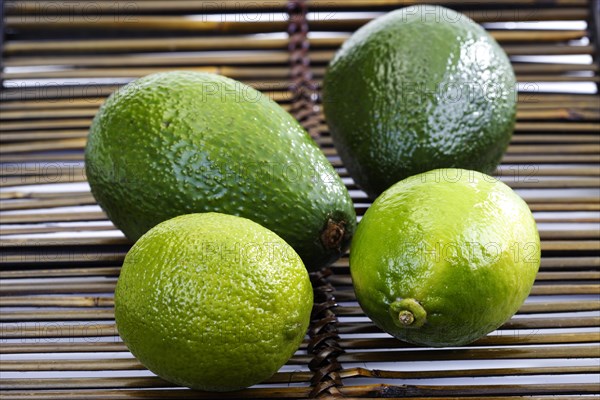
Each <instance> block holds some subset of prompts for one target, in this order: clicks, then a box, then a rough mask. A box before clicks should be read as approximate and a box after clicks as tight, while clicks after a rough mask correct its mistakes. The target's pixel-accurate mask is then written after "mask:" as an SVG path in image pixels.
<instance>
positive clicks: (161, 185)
mask: <svg viewBox="0 0 600 400" xmlns="http://www.w3.org/2000/svg"><path fill="white" fill-rule="evenodd" d="M85 161H86V173H87V178H88V181H89V184H90V186H91V189H92V193H93V195H94V197H95V198H96V200H97V201H98V203H99V204H100V206H101V207H102V208H103V209H104V210H105V211H106V213H107V214H108V216H109V218H110V219H111V221H112V222H113V223H114V224H115V225H116V226H117V227H118V228H119V229H121V230H122V231H123V232H124V233H125V235H126V236H127V237H128V238H129V239H130V240H133V241H135V240H137V239H138V238H139V237H140V236H141V235H142V234H144V233H145V232H146V231H148V230H149V229H150V228H152V227H153V226H155V225H156V224H158V223H160V222H162V221H165V220H167V219H170V218H173V217H175V216H178V215H181V214H189V213H199V212H210V211H214V212H220V213H225V214H232V215H237V216H242V217H246V218H248V219H251V220H253V221H255V222H257V223H259V224H261V225H263V226H264V227H266V228H268V229H270V230H272V231H273V232H275V233H277V234H278V235H279V236H281V237H282V238H283V239H284V240H285V241H287V242H288V243H289V244H290V245H291V246H292V247H293V248H294V249H295V250H296V252H298V254H299V255H300V256H301V258H302V260H303V261H304V263H305V265H306V267H307V268H308V269H312V270H315V269H317V268H319V267H322V266H324V265H326V264H328V263H330V262H332V261H334V260H335V259H337V258H338V257H339V256H340V255H341V254H342V253H343V251H344V250H345V249H346V248H347V247H348V243H349V241H350V238H351V237H352V234H353V232H354V229H355V226H356V215H355V212H354V208H353V205H352V201H351V199H350V196H349V195H348V191H347V190H346V187H345V186H344V184H343V183H342V181H341V179H340V178H339V176H338V175H337V173H336V171H335V170H334V169H333V167H332V166H331V164H330V163H329V161H328V160H327V159H326V158H325V156H324V155H323V153H322V152H321V151H320V149H319V148H318V146H317V145H316V144H315V143H314V142H313V141H312V139H311V138H310V137H309V136H308V134H307V133H306V131H305V130H304V129H303V128H302V127H301V126H300V125H299V124H298V122H297V121H296V120H295V119H294V118H293V117H292V116H291V115H289V114H288V113H287V112H285V110H283V109H282V108H281V107H280V106H279V105H278V104H277V103H275V102H273V101H272V100H270V99H269V98H267V97H266V96H264V95H262V94H261V93H260V92H258V91H256V90H254V89H252V88H251V87H249V86H246V85H244V84H242V83H240V82H237V81H234V80H232V79H229V78H225V77H222V76H218V75H213V74H206V73H197V72H186V71H175V72H167V73H158V74H153V75H149V76H146V77H144V78H140V79H138V80H136V81H133V82H131V83H130V84H128V85H126V86H124V87H123V88H121V89H120V90H118V91H117V92H115V93H113V94H112V95H111V96H110V97H109V98H108V99H107V101H106V102H105V104H104V105H103V106H102V107H101V108H100V110H99V111H98V113H97V115H96V117H95V118H94V120H93V123H92V125H91V128H90V132H89V138H88V143H87V147H86V153H85ZM233 251H235V249H233Z"/></svg>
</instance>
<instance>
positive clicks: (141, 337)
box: [115, 213, 313, 391]
mask: <svg viewBox="0 0 600 400" xmlns="http://www.w3.org/2000/svg"><path fill="white" fill-rule="evenodd" d="M312 301H313V295H312V288H311V284H310V280H309V278H308V273H307V271H306V269H305V268H304V265H303V264H302V261H301V259H300V257H299V256H298V255H297V254H296V253H295V252H294V250H293V249H292V248H291V247H290V246H289V245H288V244H287V243H285V241H283V239H281V238H280V237H279V236H277V235H276V234H275V233H273V232H271V231H269V230H268V229H266V228H264V227H262V226H260V225H258V224H256V223H254V222H252V221H250V220H248V219H245V218H241V217H235V216H230V215H224V214H218V213H205V214H189V215H183V216H179V217H176V218H173V219H171V220H168V221H165V222H163V223H161V224H159V225H157V226H156V227H154V228H153V229H151V230H150V231H148V233H146V234H145V235H144V236H142V237H141V238H140V240H139V241H138V242H137V243H136V244H135V245H134V246H133V247H132V248H131V250H130V251H129V253H128V254H127V256H126V258H125V262H124V264H123V268H122V270H121V275H120V277H119V280H118V283H117V287H116V290H115V318H116V323H117V328H118V330H119V335H121V337H122V338H123V341H124V342H125V344H126V345H127V347H128V348H129V350H131V352H132V353H133V354H134V355H135V356H136V357H137V358H138V359H139V361H140V362H141V363H142V364H144V365H145V366H146V367H147V368H148V369H150V370H151V371H152V372H154V373H156V374H157V375H159V376H161V377H162V378H164V379H166V380H168V381H171V382H173V383H176V384H179V385H183V386H188V387H191V388H194V389H200V390H210V391H229V390H236V389H240V388H244V387H247V386H250V385H253V384H256V383H259V382H261V381H263V380H265V379H267V378H269V377H270V376H271V375H273V374H274V373H275V372H277V370H278V369H279V368H280V367H281V366H282V365H283V364H284V363H285V362H287V360H288V359H289V358H290V357H291V356H292V355H293V354H294V352H295V351H296V350H297V349H298V346H299V345H300V343H301V342H302V340H303V338H304V335H305V332H306V329H307V327H308V324H309V320H310V312H311V308H312Z"/></svg>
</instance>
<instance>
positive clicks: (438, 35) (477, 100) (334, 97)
mask: <svg viewBox="0 0 600 400" xmlns="http://www.w3.org/2000/svg"><path fill="white" fill-rule="evenodd" d="M515 85H516V80H515V75H514V72H513V69H512V66H511V63H510V61H509V59H508V57H507V56H506V54H505V53H504V51H503V50H502V48H501V47H500V46H499V45H498V43H496V41H495V40H494V39H493V38H492V37H491V36H490V35H489V34H488V33H487V32H486V31H485V30H484V29H483V28H482V27H481V26H479V25H478V24H476V23H475V22H473V21H472V20H471V19H469V18H468V17H466V16H465V15H462V14H458V13H456V12H454V11H452V10H449V9H447V8H443V7H437V6H431V5H424V6H412V7H407V8H402V9H399V10H396V11H393V12H391V13H388V14H386V15H384V16H382V17H380V18H377V19H375V20H373V21H371V22H370V23H368V24H366V25H365V26H363V27H362V28H360V29H359V30H358V31H356V32H355V33H354V34H353V35H352V36H351V37H350V38H349V39H348V40H347V41H346V42H345V43H344V44H343V46H342V47H341V49H340V50H339V51H338V53H337V54H336V56H335V57H334V58H333V60H332V61H331V63H330V64H329V67H328V69H327V72H326V74H325V79H324V83H323V106H324V111H325V116H326V119H327V123H328V125H329V128H330V130H331V134H332V136H333V138H334V143H335V146H336V148H337V150H338V152H339V154H340V156H341V158H342V161H343V162H344V165H345V166H346V167H347V168H348V171H349V172H350V174H351V176H352V177H353V178H354V180H355V182H356V183H357V184H358V185H359V186H360V187H361V188H362V189H363V190H365V191H366V192H367V194H369V196H370V197H371V198H375V197H377V196H378V195H379V194H381V193H382V192H383V191H384V190H385V189H387V188H388V187H390V186H391V185H393V184H394V183H396V182H398V181H399V180H401V179H404V178H406V177H408V176H412V175H415V174H418V173H421V172H425V171H429V170H432V169H436V168H450V167H456V168H465V169H472V170H477V171H481V172H485V173H491V172H492V171H493V170H494V169H495V167H496V166H497V164H498V163H499V162H500V159H501V158H502V155H503V154H504V152H505V150H506V148H507V146H508V143H509V142H510V138H511V136H512V132H513V128H514V123H515V116H516V92H515Z"/></svg>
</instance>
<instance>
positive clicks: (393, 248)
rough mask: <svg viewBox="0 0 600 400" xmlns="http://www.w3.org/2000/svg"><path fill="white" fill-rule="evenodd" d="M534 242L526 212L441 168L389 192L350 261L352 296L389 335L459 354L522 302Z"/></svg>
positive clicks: (486, 183) (498, 188) (366, 222)
mask: <svg viewBox="0 0 600 400" xmlns="http://www.w3.org/2000/svg"><path fill="white" fill-rule="evenodd" d="M539 265H540V239H539V235H538V232H537V228H536V224H535V221H534V219H533V216H532V214H531V212H530V210H529V208H528V207H527V204H525V202H524V201H523V200H522V199H521V198H520V197H519V196H518V195H517V194H516V193H514V192H513V191H512V190H511V189H510V188H509V187H508V186H506V185H505V184H504V183H502V182H500V181H498V180H496V179H495V178H492V177H490V176H488V175H484V174H482V173H479V172H475V171H468V170H462V169H438V170H434V171H430V172H427V173H423V174H419V175H415V176H413V177H410V178H407V179H405V180H403V181H401V182H398V183H397V184H395V185H393V186H392V187H390V188H389V189H388V190H386V191H385V192H384V193H383V194H382V195H381V196H380V197H379V198H377V200H375V202H374V203H373V205H372V206H371V207H370V208H369V209H368V210H367V212H366V213H365V215H364V217H363V219H362V221H361V222H360V224H359V226H358V229H357V232H356V235H355V237H354V240H353V241H352V249H351V253H350V270H351V273H352V279H353V282H354V289H355V292H356V297H357V299H358V301H359V303H360V305H361V306H362V308H363V310H364V311H365V313H366V314H367V315H368V316H369V317H370V318H371V319H372V320H373V322H374V323H375V324H376V325H377V326H379V327H380V328H381V329H383V330H384V331H386V332H388V333H390V334H391V335H393V336H395V337H397V338H399V339H402V340H405V341H407V342H410V343H415V344H421V345H427V346H434V347H440V346H460V345H464V344H467V343H470V342H472V341H474V340H476V339H478V338H480V337H482V336H483V335H486V334H487V333H489V332H491V331H493V330H495V329H496V328H498V327H499V326H500V325H502V324H503V323H504V322H505V321H507V320H508V319H509V318H510V317H511V316H512V315H513V314H514V313H515V312H517V310H518V309H519V307H520V306H521V305H522V304H523V302H524V301H525V299H526V298H527V296H528V294H529V292H530V290H531V287H532V285H533V282H534V280H535V276H536V273H537V270H538V268H539Z"/></svg>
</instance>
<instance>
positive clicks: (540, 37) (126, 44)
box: [4, 30, 586, 72]
mask: <svg viewBox="0 0 600 400" xmlns="http://www.w3.org/2000/svg"><path fill="white" fill-rule="evenodd" d="M488 32H489V33H490V34H491V35H492V37H494V38H495V39H496V40H497V41H498V42H500V43H507V42H508V43H519V42H525V43H528V42H536V43H539V42H542V43H547V42H564V41H569V40H578V39H581V38H582V37H585V36H586V31H584V30H555V31H550V30H489V31H488ZM348 37H349V34H340V35H339V36H338V37H326V38H319V37H316V38H315V37H312V38H310V39H309V40H310V45H311V48H313V49H314V48H323V47H339V46H340V45H341V44H342V43H343V42H344V41H345V40H346V39H348ZM287 44H288V39H283V38H282V39H272V38H261V37H256V36H234V37H170V38H119V39H84V40H69V41H66V40H54V41H51V42H50V41H41V40H19V41H8V42H7V43H6V44H5V46H4V53H5V55H7V56H22V55H30V54H33V55H35V54H42V53H47V54H51V55H56V54H61V53H66V54H72V53H77V54H82V53H92V54H98V53H103V52H106V53H108V52H110V53H121V52H122V53H129V54H130V53H133V52H166V51H169V52H173V51H207V50H213V51H214V50H240V49H241V50H249V49H252V50H263V49H269V50H272V49H286V48H287ZM572 68H576V67H573V66H570V67H569V69H568V70H573V69H572ZM555 71H556V70H553V72H555Z"/></svg>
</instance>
